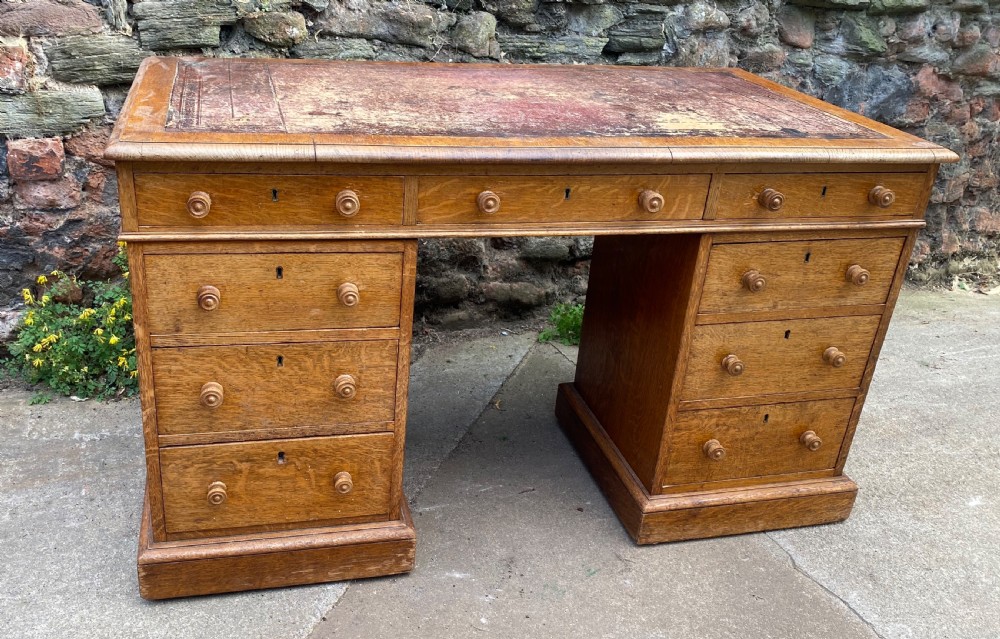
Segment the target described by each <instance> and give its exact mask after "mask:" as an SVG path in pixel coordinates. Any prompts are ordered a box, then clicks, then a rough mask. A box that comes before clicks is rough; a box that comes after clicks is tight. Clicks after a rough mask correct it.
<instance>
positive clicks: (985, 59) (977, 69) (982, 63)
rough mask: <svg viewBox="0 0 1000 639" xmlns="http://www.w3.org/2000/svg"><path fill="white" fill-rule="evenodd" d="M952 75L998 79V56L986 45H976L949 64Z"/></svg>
mask: <svg viewBox="0 0 1000 639" xmlns="http://www.w3.org/2000/svg"><path fill="white" fill-rule="evenodd" d="M951 71H952V73H958V74H961V75H973V76H979V77H989V78H995V77H1000V55H997V54H996V53H995V52H994V51H993V50H992V49H991V48H990V47H989V45H986V44H977V45H976V46H974V47H972V48H970V49H967V50H965V51H963V52H962V53H960V54H959V55H958V57H957V58H955V60H954V62H952V64H951Z"/></svg>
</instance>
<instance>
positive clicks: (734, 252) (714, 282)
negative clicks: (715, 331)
mask: <svg viewBox="0 0 1000 639" xmlns="http://www.w3.org/2000/svg"><path fill="white" fill-rule="evenodd" d="M903 241H904V238H902V237H890V238H872V239H861V240H815V241H802V242H747V243H743V244H716V245H714V246H713V247H712V252H711V254H710V256H709V260H708V272H707V274H706V276H705V287H704V291H703V292H702V296H701V306H700V308H699V312H701V313H737V312H744V311H774V310H785V309H802V308H814V307H820V306H847V305H857V304H884V303H885V301H886V298H887V296H888V295H889V287H890V285H891V284H892V278H893V275H894V274H895V272H896V264H897V263H898V262H899V255H900V253H901V252H902V250H903Z"/></svg>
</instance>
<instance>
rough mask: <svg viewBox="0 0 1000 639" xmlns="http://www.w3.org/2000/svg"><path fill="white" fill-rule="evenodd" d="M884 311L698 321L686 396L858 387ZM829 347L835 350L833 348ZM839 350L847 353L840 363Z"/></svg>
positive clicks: (742, 394) (724, 395) (686, 381)
mask: <svg viewBox="0 0 1000 639" xmlns="http://www.w3.org/2000/svg"><path fill="white" fill-rule="evenodd" d="M880 319H881V316H878V315H866V316H860V317H833V318H821V319H798V320H781V321H774V322H746V323H733V324H707V325H702V326H696V327H695V328H694V335H693V338H692V340H691V351H690V355H689V360H688V368H687V373H686V375H685V380H684V390H683V392H682V393H681V399H682V400H692V399H713V398H724V397H750V396H754V395H768V394H772V393H796V392H802V391H817V390H835V389H853V388H857V387H858V386H859V385H860V384H861V376H862V375H863V374H864V371H865V366H866V364H867V363H868V355H869V353H870V352H871V349H872V343H873V342H874V340H875V332H876V330H877V329H878V325H879V321H880ZM829 349H835V350H836V353H835V352H830V353H829V354H827V352H828V350H829ZM837 353H840V354H842V355H843V356H844V357H845V358H846V359H845V361H843V362H840V365H839V366H836V365H835V364H836V363H838V358H837Z"/></svg>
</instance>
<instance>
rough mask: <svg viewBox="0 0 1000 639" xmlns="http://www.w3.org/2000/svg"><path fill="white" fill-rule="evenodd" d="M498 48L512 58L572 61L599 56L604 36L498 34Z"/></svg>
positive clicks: (602, 47)
mask: <svg viewBox="0 0 1000 639" xmlns="http://www.w3.org/2000/svg"><path fill="white" fill-rule="evenodd" d="M497 41H498V42H499V43H500V48H501V50H502V51H503V52H504V53H506V54H508V55H509V56H510V57H511V58H513V59H519V60H546V61H549V62H573V61H581V60H593V59H595V58H598V57H600V55H601V52H602V51H603V50H604V47H605V45H607V43H608V39H607V38H599V37H592V36H579V35H572V36H570V35H566V36H547V35H514V34H511V35H501V34H497Z"/></svg>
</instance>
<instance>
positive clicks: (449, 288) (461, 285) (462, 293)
mask: <svg viewBox="0 0 1000 639" xmlns="http://www.w3.org/2000/svg"><path fill="white" fill-rule="evenodd" d="M471 288H472V287H471V286H470V285H469V280H468V278H466V277H465V276H464V275H461V274H459V273H446V274H444V275H442V276H436V277H435V276H431V277H425V278H422V279H421V280H420V290H419V291H418V294H419V295H420V297H422V298H424V299H426V300H427V301H430V302H434V303H437V304H457V303H459V302H461V301H463V300H465V299H466V298H467V297H468V296H469V291H470V289H471ZM421 301H423V300H421Z"/></svg>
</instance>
